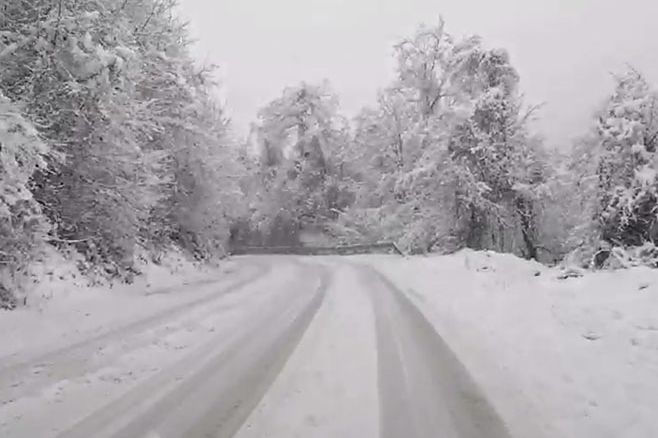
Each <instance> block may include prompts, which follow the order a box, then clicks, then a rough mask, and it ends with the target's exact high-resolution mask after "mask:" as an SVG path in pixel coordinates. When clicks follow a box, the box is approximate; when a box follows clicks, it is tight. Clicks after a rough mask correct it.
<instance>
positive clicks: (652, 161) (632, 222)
mask: <svg viewBox="0 0 658 438" xmlns="http://www.w3.org/2000/svg"><path fill="white" fill-rule="evenodd" d="M616 81H617V86H616V89H615V92H614V93H613V95H612V96H611V97H610V99H609V100H608V102H607V105H606V107H605V108H604V109H603V110H602V111H601V113H600V114H599V116H598V123H597V131H598V133H597V134H598V135H597V140H598V143H599V147H600V150H601V157H600V158H599V162H598V172H597V173H598V177H599V202H600V210H599V216H598V218H599V223H600V229H601V238H602V239H603V240H604V241H607V242H610V243H612V244H615V245H620V246H640V245H642V244H643V243H645V242H648V241H655V240H656V238H658V228H657V227H656V205H657V203H658V193H657V182H656V170H657V168H656V164H657V163H656V159H657V155H656V145H658V93H656V91H655V90H653V89H651V88H650V86H649V84H648V83H647V82H646V80H645V79H644V78H643V77H642V76H641V75H640V74H639V73H637V72H635V71H630V72H628V73H626V74H624V75H622V76H619V77H617V78H616Z"/></svg>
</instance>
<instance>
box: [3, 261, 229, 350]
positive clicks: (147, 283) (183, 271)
mask: <svg viewBox="0 0 658 438" xmlns="http://www.w3.org/2000/svg"><path fill="white" fill-rule="evenodd" d="M139 269H140V270H141V272H142V274H141V275H139V276H137V277H135V281H134V282H133V283H132V284H107V285H102V286H91V285H90V284H89V280H88V279H86V278H85V277H83V276H82V275H80V273H79V272H78V271H77V269H76V268H75V261H74V260H67V259H65V258H63V257H62V256H59V255H57V254H56V253H53V254H51V255H50V256H49V257H48V258H47V260H46V261H45V262H44V263H43V264H42V265H38V266H34V268H33V278H34V280H35V281H36V284H35V285H33V287H32V288H31V291H30V292H29V294H28V296H27V306H25V307H22V308H19V309H17V310H13V311H4V310H0V333H2V342H0V360H2V358H6V357H8V356H12V355H16V354H21V355H22V354H29V353H30V352H32V351H34V352H39V351H49V350H52V349H55V348H58V347H61V346H64V345H69V344H72V343H74V342H76V341H78V340H81V339H85V338H88V337H89V336H93V335H95V334H98V333H102V332H105V331H107V330H110V329H112V328H114V327H118V326H122V325H125V324H129V323H131V322H132V321H135V320H137V319H139V318H144V317H145V316H148V314H150V313H155V312H158V311H160V310H163V309H167V308H169V307H171V306H174V305H177V304H180V303H182V302H185V301H186V300H191V299H193V298H194V297H195V296H198V295H197V294H196V292H203V291H202V290H200V288H199V287H196V286H202V285H203V284H206V283H209V282H211V281H213V280H217V279H221V278H223V277H225V276H226V275H227V274H229V273H230V272H233V271H234V270H235V269H236V268H235V265H234V263H232V262H229V261H226V262H223V263H222V264H221V265H220V266H202V265H199V264H197V263H194V262H192V261H190V260H188V259H186V258H185V257H184V256H182V255H181V254H178V253H175V252H171V253H169V254H167V255H166V256H165V257H163V259H162V261H161V263H160V265H155V264H146V263H142V264H141V265H140V266H139ZM174 292H175V293H174ZM147 301H148V303H146V302H147ZM145 304H147V305H145Z"/></svg>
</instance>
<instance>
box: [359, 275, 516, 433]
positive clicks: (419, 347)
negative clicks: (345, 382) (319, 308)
mask: <svg viewBox="0 0 658 438" xmlns="http://www.w3.org/2000/svg"><path fill="white" fill-rule="evenodd" d="M363 274H364V275H363V283H364V285H367V287H368V288H369V289H370V291H371V296H372V301H373V305H374V309H375V324H376V330H377V348H378V373H379V391H380V431H381V434H380V436H381V438H400V437H407V438H430V437H432V438H434V437H438V436H440V437H442V438H482V437H487V438H509V436H510V435H509V432H508V430H507V428H506V426H505V424H504V422H503V421H502V419H501V418H500V416H499V415H498V414H497V412H496V411H495V409H494V408H493V406H492V405H491V404H490V403H489V401H488V400H487V399H486V398H485V396H484V395H483V393H482V392H481V390H480V388H478V386H477V384H476V383H475V382H474V381H473V379H472V378H471V376H470V375H469V373H468V371H467V370H466V368H465V367H464V365H463V364H462V363H461V362H460V361H459V359H458V358H457V357H456V356H455V354H454V353H453V352H452V350H451V349H450V347H449V346H448V345H447V344H446V343H445V341H444V340H443V339H442V338H441V336H440V335H439V334H438V333H437V332H436V331H435V329H434V327H433V326H432V324H431V323H430V322H429V321H428V320H427V319H426V318H425V316H424V315H423V314H422V313H421V312H420V310H419V309H418V308H416V306H414V304H413V303H412V302H411V301H410V300H409V298H408V297H406V295H405V294H404V293H403V292H401V291H400V290H398V289H397V288H396V287H395V286H394V285H393V284H392V283H391V282H390V281H389V280H388V279H387V278H386V277H385V276H384V275H382V274H381V273H379V272H378V271H376V270H375V269H373V268H371V267H365V266H364V267H363Z"/></svg>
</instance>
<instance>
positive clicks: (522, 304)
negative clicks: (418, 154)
mask: <svg viewBox="0 0 658 438" xmlns="http://www.w3.org/2000/svg"><path fill="white" fill-rule="evenodd" d="M355 259H356V260H359V261H367V262H368V263H370V264H372V265H374V266H375V267H376V268H378V269H379V270H380V271H381V272H382V273H384V274H385V275H386V276H387V277H389V278H390V279H391V280H392V281H393V282H394V283H395V284H396V285H397V286H398V287H399V288H400V289H401V290H402V291H404V292H406V293H407V295H408V296H409V297H410V298H411V299H412V300H413V301H414V302H415V303H416V305H417V306H418V307H419V308H420V309H421V310H422V311H423V313H424V314H425V315H426V317H427V318H428V319H429V320H430V321H432V323H433V324H434V326H435V328H436V329H437V332H438V333H439V334H440V335H441V336H442V337H443V339H444V340H445V341H446V342H447V343H448V344H449V345H450V347H451V348H452V349H453V350H454V352H455V353H456V354H457V356H458V357H459V358H460V360H461V361H462V362H463V363H464V364H465V365H466V367H467V369H468V370H469V371H470V372H471V373H472V375H473V377H474V379H475V380H476V382H477V383H479V384H480V385H481V387H482V388H483V389H484V391H485V393H486V394H487V395H488V396H489V397H490V399H491V400H492V401H493V404H494V405H495V406H496V408H497V409H498V410H499V412H500V414H501V415H502V417H503V419H504V420H505V421H506V422H507V423H508V426H509V427H510V429H511V431H512V433H513V436H519V437H555V438H558V437H559V438H570V437H573V438H607V437H610V438H613V437H622V436H623V437H625V438H647V437H655V436H658V417H657V416H656V409H657V408H658V271H656V270H650V269H646V268H633V269H630V270H622V271H617V272H597V273H587V274H585V275H584V276H583V277H581V278H570V279H566V280H559V279H557V277H558V276H559V274H560V271H558V270H557V269H549V268H546V267H544V266H542V265H539V264H536V263H533V262H527V261H524V260H520V259H518V258H516V257H514V256H511V255H502V254H495V253H484V252H473V251H462V252H459V253H457V254H454V255H450V256H432V257H417V258H416V257H411V258H406V259H404V260H401V259H400V258H397V257H373V256H367V257H356V258H355Z"/></svg>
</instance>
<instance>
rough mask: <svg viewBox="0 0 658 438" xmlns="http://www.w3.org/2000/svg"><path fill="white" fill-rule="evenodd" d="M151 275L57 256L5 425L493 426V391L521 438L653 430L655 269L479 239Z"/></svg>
mask: <svg viewBox="0 0 658 438" xmlns="http://www.w3.org/2000/svg"><path fill="white" fill-rule="evenodd" d="M364 264H369V265H371V266H373V267H374V268H376V269H377V270H378V271H379V272H380V273H382V274H384V276H385V277H386V278H388V280H390V282H391V283H393V285H395V286H396V287H397V289H399V291H401V292H402V293H403V294H404V295H406V296H407V297H409V299H410V300H411V301H412V302H413V303H414V304H415V306H416V307H417V308H418V309H419V310H420V312H421V313H422V315H424V316H425V318H423V317H422V315H420V314H418V311H417V310H415V308H414V307H413V306H411V305H408V304H405V302H406V301H405V300H404V299H403V298H401V295H400V294H399V292H398V291H396V290H395V288H393V287H390V284H388V282H387V280H386V279H385V278H381V277H379V276H377V275H376V273H374V272H373V271H372V270H371V269H370V268H367V267H364V266H363V265H364ZM145 270H146V275H145V276H144V277H140V278H139V279H138V280H137V282H136V283H135V284H134V285H131V286H125V287H121V288H118V289H116V288H115V289H113V290H110V289H107V288H102V287H97V288H88V287H84V285H76V284H75V281H73V280H74V279H71V278H68V277H67V274H66V272H65V271H66V269H64V268H61V269H60V268H57V269H55V270H54V271H53V274H52V275H51V277H53V280H52V282H46V283H44V284H43V285H42V287H41V288H40V289H39V290H40V291H41V292H40V293H42V294H43V295H45V296H46V297H48V296H51V295H52V298H50V299H47V298H41V299H37V297H35V296H32V300H31V305H30V306H29V307H28V308H24V309H20V310H18V311H15V312H2V313H0V330H2V332H3V342H2V343H1V344H0V418H1V419H2V420H0V435H2V436H15V437H23V436H44V437H46V436H57V434H58V433H61V432H62V431H64V430H66V431H68V432H67V433H68V435H65V436H71V437H82V436H85V437H86V436H91V435H94V434H95V436H112V437H114V436H128V435H121V433H120V431H122V430H124V428H125V430H136V431H141V432H143V431H147V430H149V428H151V430H153V431H156V432H158V433H160V434H161V436H162V437H169V436H171V437H174V436H205V435H202V434H201V432H203V433H206V432H209V431H213V430H214V431H216V430H219V429H217V428H218V427H219V426H218V425H217V424H215V423H216V421H219V420H217V415H218V414H217V413H218V412H222V415H225V416H226V417H222V418H225V419H228V420H230V421H228V423H225V424H224V425H223V426H221V427H224V428H225V430H237V429H238V428H239V426H240V424H242V428H241V429H240V431H239V433H238V436H240V437H245V438H246V437H257V436H272V437H279V436H281V437H284V436H286V437H287V436H318V437H320V436H327V437H329V436H342V437H375V436H387V437H397V436H401V435H406V436H410V437H411V436H414V437H425V436H432V435H431V433H430V434H429V435H428V434H427V433H425V432H427V431H428V430H437V427H435V426H437V425H438V428H440V429H441V431H442V433H443V434H444V435H445V436H460V437H461V436H474V437H478V436H482V434H481V433H479V432H478V433H475V434H473V433H470V434H469V433H468V429H469V427H470V426H469V424H467V423H469V422H470V423H473V424H476V423H478V424H479V420H477V421H476V420H474V419H477V418H478V415H480V417H479V418H481V419H485V422H486V421H488V420H487V419H491V418H492V417H491V415H492V413H491V412H490V411H487V410H485V411H482V409H481V408H482V406H483V405H485V404H490V405H491V406H492V407H493V410H495V414H496V416H499V417H500V418H501V419H502V420H503V421H504V424H505V426H506V428H508V429H509V431H510V432H511V436H513V437H519V438H521V437H524V438H525V437H533V438H535V437H536V438H608V437H610V438H612V437H628V438H646V437H655V436H658V417H656V415H655V413H654V412H655V408H656V407H658V271H654V270H649V269H645V268H633V269H629V270H621V271H617V272H598V273H586V274H585V275H584V276H583V277H580V278H568V279H564V280H560V279H558V277H559V276H560V274H561V272H560V271H559V270H558V269H550V268H546V267H544V266H542V265H539V264H536V263H533V262H527V261H524V260H520V259H518V258H516V257H514V256H510V255H502V254H494V253H484V252H473V251H462V252H459V253H457V254H454V255H450V256H432V257H409V258H402V257H397V256H372V255H369V256H355V257H347V258H346V257H276V256H268V257H246V258H237V259H235V260H233V261H228V262H224V263H223V264H221V265H220V267H219V268H218V269H213V270H206V271H199V270H197V269H196V268H195V267H194V266H188V265H186V264H185V263H181V264H180V265H178V268H177V272H171V271H172V269H171V263H167V264H165V266H164V267H151V268H148V269H145ZM59 277H62V278H61V279H60V278H59ZM232 285H241V286H235V287H233V286H232ZM49 291H50V292H49ZM229 291H233V292H235V293H233V292H231V293H229ZM320 297H322V299H321V300H320V301H317V299H319V298H320ZM396 297H397V298H396ZM314 303H318V307H313V306H315V304H314ZM305 318H308V320H306V319H305ZM425 319H427V320H428V321H430V323H431V325H432V326H433V327H434V329H435V331H436V332H434V330H432V328H431V327H430V324H428V323H427V322H426V321H425ZM304 321H307V322H304ZM307 323H308V325H306V324H307ZM437 334H438V335H437ZM446 345H447V347H446ZM453 353H454V354H453ZM471 383H474V385H473V384H471ZM181 394H182V396H181V397H182V398H180V397H179V395H181ZM480 395H483V396H484V397H483V398H480ZM261 396H262V398H261ZM485 398H486V401H485ZM233 403H237V404H236V405H235V406H238V405H239V406H240V407H239V409H237V411H236V410H235V409H234V405H233ZM199 408H203V409H199ZM236 412H238V414H239V415H238V414H236ZM478 412H479V414H478ZM483 412H484V414H483ZM398 420H399V421H398ZM222 421H223V420H222ZM242 421H244V423H242ZM435 423H436V424H435ZM490 424H491V425H492V426H495V425H496V424H498V423H497V422H496V421H493V422H491V423H490ZM400 425H402V426H400ZM99 427H103V428H104V429H103V430H105V432H104V433H105V434H106V435H99V434H98V433H96V432H97V431H98V430H99V429H98V428H99ZM117 430H118V431H119V432H116V431H117ZM186 430H187V431H188V432H189V431H190V430H192V431H196V432H195V433H197V432H198V433H197V434H194V433H192V434H191V435H189V434H188V435H185V433H184V432H183V431H186ZM414 430H415V432H413V431H414ZM90 431H96V432H93V433H92V432H90ZM423 431H425V432H423ZM464 431H466V432H464ZM115 432H116V433H115ZM141 432H140V433H141ZM90 434H91V435H90ZM130 436H143V434H142V435H130ZM488 436H507V434H506V431H503V430H502V428H499V429H498V434H497V435H495V434H493V429H491V433H490V434H489V435H488Z"/></svg>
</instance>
